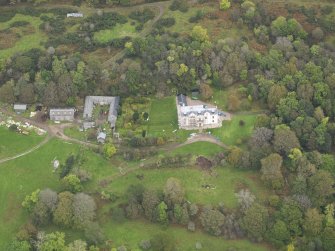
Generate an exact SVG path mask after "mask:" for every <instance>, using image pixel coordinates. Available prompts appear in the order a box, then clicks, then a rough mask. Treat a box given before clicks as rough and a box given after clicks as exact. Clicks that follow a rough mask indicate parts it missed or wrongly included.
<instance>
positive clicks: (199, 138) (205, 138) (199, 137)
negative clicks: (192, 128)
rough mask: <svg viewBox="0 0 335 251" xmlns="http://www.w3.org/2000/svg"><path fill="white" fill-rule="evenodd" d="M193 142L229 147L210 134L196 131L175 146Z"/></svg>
mask: <svg viewBox="0 0 335 251" xmlns="http://www.w3.org/2000/svg"><path fill="white" fill-rule="evenodd" d="M195 142H209V143H212V144H215V145H218V146H221V147H223V148H225V149H228V148H229V146H227V145H226V144H224V143H223V142H222V141H221V140H219V139H217V138H216V137H214V136H212V135H210V134H206V133H197V134H196V135H195V136H193V137H190V138H188V139H187V140H186V141H185V142H184V143H182V144H180V145H178V146H176V148H178V147H182V146H185V145H189V144H192V143H195Z"/></svg>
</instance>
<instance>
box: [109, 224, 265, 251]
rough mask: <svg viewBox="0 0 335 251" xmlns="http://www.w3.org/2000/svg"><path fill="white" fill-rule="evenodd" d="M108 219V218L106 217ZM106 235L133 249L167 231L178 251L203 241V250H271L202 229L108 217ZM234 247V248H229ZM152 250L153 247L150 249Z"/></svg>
mask: <svg viewBox="0 0 335 251" xmlns="http://www.w3.org/2000/svg"><path fill="white" fill-rule="evenodd" d="M106 221H107V219H106ZM103 228H104V230H105V233H106V237H107V238H108V239H109V240H111V241H112V243H113V246H115V247H119V246H121V245H126V246H127V247H128V248H130V249H131V250H139V246H138V243H139V242H140V241H141V240H148V239H151V237H152V236H154V235H155V234H158V233H162V232H165V233H167V234H169V235H171V236H173V238H174V240H175V242H176V245H177V249H176V250H177V251H194V250H196V249H195V243H196V242H198V241H199V242H201V244H202V246H203V249H202V250H208V251H209V250H211V251H218V250H220V251H225V250H249V251H263V250H264V251H265V250H269V248H267V247H266V246H263V245H261V244H254V243H251V242H250V241H247V240H224V239H222V238H218V237H213V236H210V235H207V234H203V233H201V232H200V231H197V232H194V233H192V232H189V231H187V230H186V229H184V228H182V227H175V226H169V227H168V228H167V229H166V230H164V229H162V227H161V226H159V225H157V224H151V223H148V222H145V221H127V222H125V223H115V222H112V221H110V220H109V219H108V223H107V224H104V225H103ZM229 248H232V249H229ZM150 250H151V249H150Z"/></svg>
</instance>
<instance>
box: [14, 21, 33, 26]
mask: <svg viewBox="0 0 335 251" xmlns="http://www.w3.org/2000/svg"><path fill="white" fill-rule="evenodd" d="M28 24H30V23H29V22H27V21H16V22H14V23H11V24H10V25H9V26H10V27H20V26H26V25H28Z"/></svg>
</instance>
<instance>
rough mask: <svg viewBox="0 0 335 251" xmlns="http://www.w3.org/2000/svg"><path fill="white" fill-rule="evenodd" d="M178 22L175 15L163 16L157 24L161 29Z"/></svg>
mask: <svg viewBox="0 0 335 251" xmlns="http://www.w3.org/2000/svg"><path fill="white" fill-rule="evenodd" d="M175 23H176V20H175V19H174V18H173V17H167V18H161V19H159V20H158V21H157V22H156V24H155V26H156V28H158V29H160V28H162V27H171V26H173V25H174V24H175Z"/></svg>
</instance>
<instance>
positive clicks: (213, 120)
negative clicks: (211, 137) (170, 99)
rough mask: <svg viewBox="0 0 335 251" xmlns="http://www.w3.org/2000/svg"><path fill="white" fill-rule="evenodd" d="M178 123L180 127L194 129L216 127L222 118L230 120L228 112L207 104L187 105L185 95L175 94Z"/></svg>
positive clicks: (220, 124) (220, 123) (219, 125)
mask: <svg viewBox="0 0 335 251" xmlns="http://www.w3.org/2000/svg"><path fill="white" fill-rule="evenodd" d="M177 112H178V124H179V128H180V129H186V130H195V129H207V128H217V127H221V126H222V121H223V120H230V114H229V113H225V112H223V111H220V110H219V109H218V108H217V107H214V106H210V105H207V104H196V105H188V102H187V97H186V96H185V95H183V94H180V95H178V96H177Z"/></svg>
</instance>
